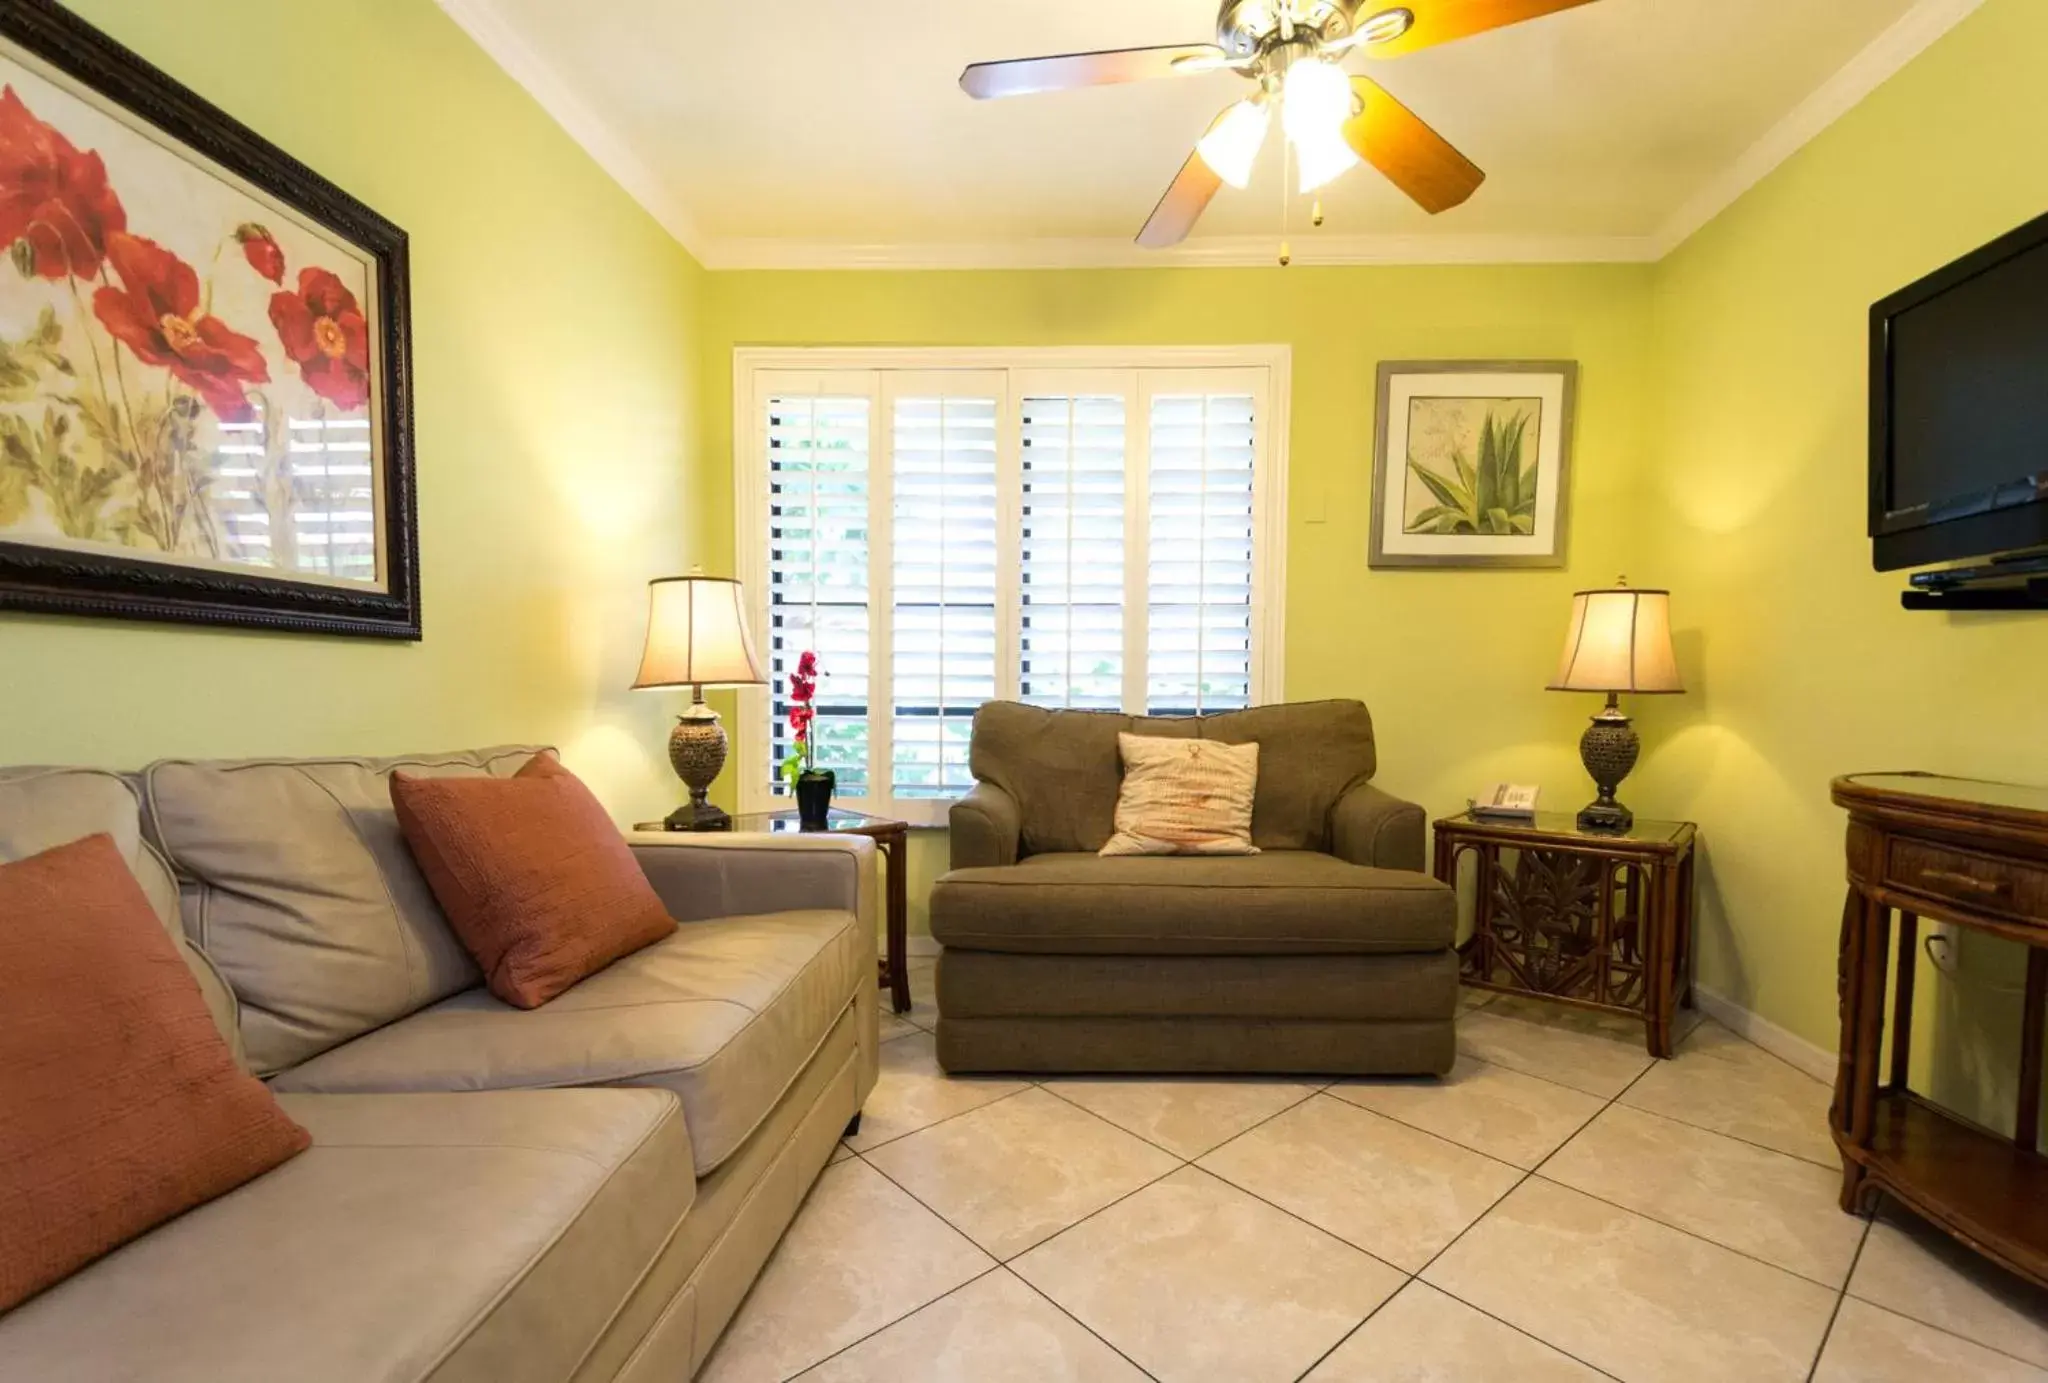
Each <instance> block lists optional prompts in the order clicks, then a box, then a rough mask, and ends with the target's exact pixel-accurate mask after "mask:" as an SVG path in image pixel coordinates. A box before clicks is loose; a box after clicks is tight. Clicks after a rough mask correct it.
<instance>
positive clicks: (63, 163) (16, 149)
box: [0, 86, 128, 279]
mask: <svg viewBox="0 0 2048 1383" xmlns="http://www.w3.org/2000/svg"><path fill="white" fill-rule="evenodd" d="M127 228H128V213H127V212H126V211H124V210H123V209H122V207H121V199H120V198H119V197H116V196H115V195H114V189H113V188H111V187H109V186H108V185H107V165H106V164H105V163H104V162H102V161H101V159H100V156H99V155H98V154H96V153H80V152H79V151H78V148H77V147H76V146H75V145H73V144H72V142H71V141H70V140H68V139H66V138H65V137H64V136H63V135H62V134H60V133H59V132H58V131H57V129H56V128H55V127H54V126H51V125H47V124H44V123H43V122H42V121H40V120H38V119H36V118H35V116H34V115H32V114H30V113H29V109H28V107H27V106H25V105H23V104H22V103H21V97H19V96H17V95H16V94H15V92H14V88H13V87H11V86H10V87H6V88H4V89H0V245H15V246H22V245H25V246H26V247H27V248H26V249H20V248H17V249H16V251H15V262H16V263H17V264H19V265H21V266H22V271H23V272H24V273H32V274H34V275H36V276H37V277H38V278H46V279H61V278H63V277H65V276H66V275H76V276H77V277H79V278H82V279H89V278H92V277H93V276H94V275H96V274H98V273H99V271H100V261H101V260H102V259H103V258H104V257H105V255H106V247H107V237H108V236H110V235H112V234H114V233H115V232H116V231H123V230H126V229H127Z"/></svg>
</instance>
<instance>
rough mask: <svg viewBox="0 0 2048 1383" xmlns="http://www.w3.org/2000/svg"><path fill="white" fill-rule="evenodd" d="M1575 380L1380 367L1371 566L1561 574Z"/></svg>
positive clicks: (1486, 365)
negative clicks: (1504, 569) (1548, 570)
mask: <svg viewBox="0 0 2048 1383" xmlns="http://www.w3.org/2000/svg"><path fill="white" fill-rule="evenodd" d="M1578 370H1579V367H1578V366H1577V365H1576V364H1574V363H1573V362H1571V361H1569V360H1536V361H1502V360H1472V361H1388V362H1385V363H1383V364H1382V365H1381V366H1380V370H1379V421H1378V432H1377V435H1376V438H1375V445H1374V453H1373V486H1372V535H1371V539H1370V548H1369V553H1368V562H1369V565H1371V566H1375V567H1561V566H1563V565H1564V560H1565V529H1566V523H1565V520H1566V517H1567V510H1568V507H1569V503H1570V499H1571V491H1570V488H1569V486H1568V485H1567V483H1566V482H1567V480H1568V479H1569V476H1568V471H1569V468H1570V464H1571V448H1572V407H1573V403H1574V395H1575V393H1576V391H1577V385H1578Z"/></svg>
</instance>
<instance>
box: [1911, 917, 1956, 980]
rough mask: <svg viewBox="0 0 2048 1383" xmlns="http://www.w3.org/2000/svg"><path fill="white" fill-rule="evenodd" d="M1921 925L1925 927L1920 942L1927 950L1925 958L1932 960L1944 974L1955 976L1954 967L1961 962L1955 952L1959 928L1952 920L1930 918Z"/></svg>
mask: <svg viewBox="0 0 2048 1383" xmlns="http://www.w3.org/2000/svg"><path fill="white" fill-rule="evenodd" d="M1921 925H1922V926H1923V927H1925V928H1926V929H1927V930H1926V932H1925V933H1924V935H1923V937H1922V940H1921V943H1920V944H1921V945H1922V946H1924V947H1925V948H1926V950H1927V958H1928V959H1929V960H1931V961H1933V962H1934V964H1935V966H1936V967H1937V968H1938V969H1940V971H1941V972H1942V973H1943V974H1944V975H1947V976H1949V977H1950V978H1951V979H1953V978H1955V975H1956V967H1957V966H1958V965H1959V964H1961V957H1960V956H1958V955H1957V954H1956V949H1957V940H1956V938H1957V934H1958V933H1959V932H1960V931H1961V928H1959V927H1957V926H1956V924H1955V923H1953V922H1935V921H1932V920H1929V921H1924V922H1922V923H1921Z"/></svg>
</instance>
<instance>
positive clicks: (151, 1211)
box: [0, 835, 313, 1312]
mask: <svg viewBox="0 0 2048 1383" xmlns="http://www.w3.org/2000/svg"><path fill="white" fill-rule="evenodd" d="M312 1141H313V1140H312V1137H311V1136H310V1135H309V1134H308V1133H307V1132H306V1131H305V1130H304V1129H303V1128H300V1127H299V1126H298V1125H297V1124H295V1123H293V1122H292V1121H291V1119H290V1118H289V1117H288V1116H287V1115H286V1114H285V1112H284V1110H282V1109H281V1108H279V1107H278V1103H277V1100H276V1098H275V1097H274V1096H272V1095H271V1093H270V1091H269V1089H268V1088H267V1087H266V1086H265V1085H264V1084H263V1082H261V1081H259V1080H257V1079H256V1078H255V1077H254V1076H251V1075H249V1074H247V1073H246V1072H244V1071H243V1070H242V1069H241V1068H240V1067H238V1066H236V1065H235V1058H234V1056H233V1054H232V1053H230V1052H229V1051H228V1044H227V1043H226V1042H224V1041H222V1040H221V1035H220V1030H219V1029H217V1028H215V1027H214V1025H213V1017H212V1015H211V1014H209V1013H208V1012H207V1010H206V1000H205V999H203V998H201V997H200V993H199V982H198V981H197V980H195V979H194V978H193V977H192V972H191V971H190V970H187V969H186V968H185V962H184V960H183V959H181V958H180V957H179V955H178V948H177V943H175V942H174V941H172V940H171V938H170V935H169V934H168V933H166V932H165V931H164V927H163V923H161V922H159V921H158V920H157V915H156V912H155V910H154V909H152V908H151V907H150V905H149V899H148V898H147V897H145V896H144V894H143V892H142V886H141V885H140V884H138V883H136V881H135V876H134V875H133V874H131V873H130V872H129V871H128V865H127V862H126V861H124V860H123V859H122V858H121V852H120V850H119V848H118V847H116V846H115V844H114V842H113V839H112V837H110V836H106V835H96V836H87V837H86V838H85V839H83V840H77V841H73V842H72V843H71V844H69V845H60V846H58V847H57V848H56V849H54V850H46V851H44V852H43V853H42V854H40V855H32V856H30V857H29V858H27V859H24V860H17V861H16V862H14V863H12V864H0V1312H5V1311H6V1310H8V1308H10V1307H12V1306H14V1305H16V1304H17V1303H19V1302H22V1301H25V1300H27V1299H28V1298H29V1297H32V1296H34V1295H35V1294H36V1293H37V1292H40V1291H42V1290H43V1289H44V1288H45V1287H48V1286H50V1285H52V1284H53V1283H56V1282H59V1281H62V1280H63V1279H64V1278H66V1277H69V1276H70V1275H71V1274H72V1273H74V1272H77V1271H78V1270H79V1269H80V1268H82V1267H84V1266H85V1265H86V1264H88V1263H90V1262H92V1260H93V1259H95V1258H98V1257H99V1256H100V1255H102V1254H104V1253H107V1252H109V1251H110V1250H112V1249H115V1248H118V1247H119V1246H120V1245H122V1244H124V1243H126V1242H127V1241H128V1240H130V1239H133V1238H135V1237H136V1236H137V1235H139V1234H141V1233H142V1232H143V1231H145V1230H147V1229H150V1228H152V1227H154V1226H156V1225H159V1224H162V1223H163V1222H164V1221H165V1220H168V1219H170V1218H171V1217H173V1216H175V1215H181V1214H183V1213H184V1212H185V1211H187V1210H190V1209H192V1208H193V1207H194V1206H196V1205H203V1204H204V1203H206V1202H207V1201H210V1200H212V1199H213V1198H214V1197H216V1196H221V1195H225V1194H226V1193H227V1192H229V1191H232V1190H234V1189H235V1188H236V1187H237V1186H240V1185H241V1184H242V1183H243V1182H245V1181H248V1180H251V1179H252V1178H254V1177H257V1176H260V1175H262V1174H263V1173H264V1172H267V1171H269V1170H270V1169H271V1168H272V1167H275V1166H277V1165H278V1164H279V1163H281V1162H284V1161H286V1160H287V1159H289V1158H291V1157H294V1156H296V1155H297V1154H299V1153H301V1152H304V1151H305V1150H306V1149H307V1148H308V1147H310V1146H311V1145H312Z"/></svg>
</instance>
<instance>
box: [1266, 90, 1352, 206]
mask: <svg viewBox="0 0 2048 1383" xmlns="http://www.w3.org/2000/svg"><path fill="white" fill-rule="evenodd" d="M1350 119H1351V83H1350V81H1349V80H1348V79H1346V77H1345V76H1344V72H1343V69H1341V68H1339V67H1338V66H1337V65H1336V64H1335V63H1328V62H1320V61H1313V60H1310V61H1303V62H1297V63H1295V64H1294V66H1292V67H1290V68H1288V69H1287V85H1286V99H1285V104H1284V106H1283V107H1282V109H1281V112H1280V124H1281V128H1283V129H1285V130H1286V131H1287V138H1288V139H1289V140H1290V141H1291V142H1292V143H1293V145H1294V157H1295V162H1296V163H1297V164H1299V165H1300V168H1301V190H1302V191H1303V192H1313V191H1315V189H1317V188H1318V187H1321V186H1322V185H1323V184H1325V183H1327V182H1330V181H1332V180H1333V179H1335V178H1339V177H1341V176H1343V175H1344V174H1345V173H1348V172H1350V171H1351V169H1352V168H1354V167H1356V166H1357V164H1358V155H1357V154H1356V153H1354V152H1352V149H1351V145H1350V143H1349V142H1348V141H1346V140H1345V138H1344V125H1345V123H1346V122H1347V121H1349V120H1350Z"/></svg>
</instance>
